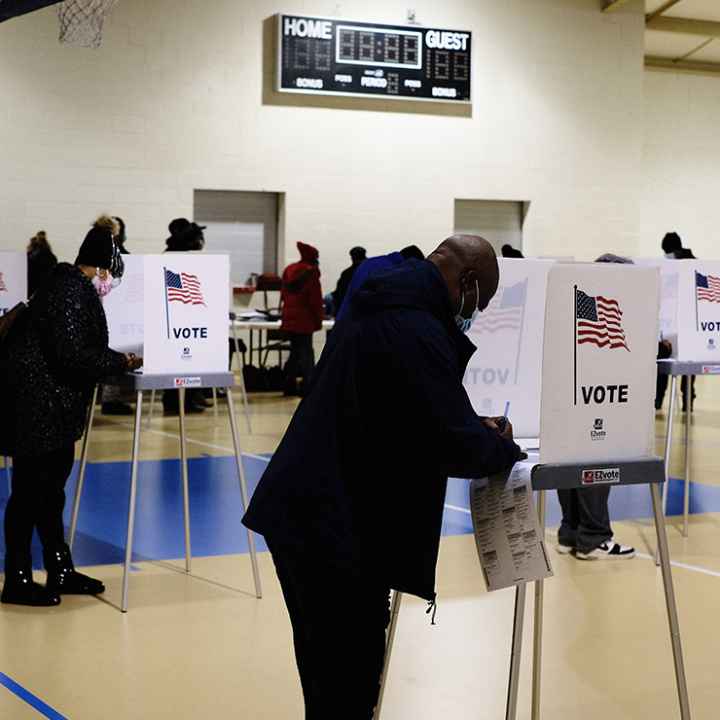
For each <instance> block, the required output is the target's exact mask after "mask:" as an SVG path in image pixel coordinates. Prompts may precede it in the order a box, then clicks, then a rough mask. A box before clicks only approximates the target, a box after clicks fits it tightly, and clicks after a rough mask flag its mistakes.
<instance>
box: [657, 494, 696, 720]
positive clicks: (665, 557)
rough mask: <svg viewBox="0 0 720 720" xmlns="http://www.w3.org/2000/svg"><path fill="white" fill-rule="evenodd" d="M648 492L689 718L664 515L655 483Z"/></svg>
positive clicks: (683, 709) (684, 715)
mask: <svg viewBox="0 0 720 720" xmlns="http://www.w3.org/2000/svg"><path fill="white" fill-rule="evenodd" d="M650 493H651V494H652V504H653V513H654V514H655V530H656V531H657V542H658V551H659V553H658V554H659V556H660V567H661V568H662V576H663V586H664V588H665V604H666V605H667V614H668V624H669V626H670V643H671V644H672V651H673V660H674V662H675V680H676V682H677V693H678V701H679V703H680V717H681V719H682V720H690V700H689V698H688V689H687V679H686V677H685V663H684V661H683V654H682V644H681V641H680V623H679V622H678V614H677V604H676V603H675V590H674V588H673V581H672V570H671V568H670V553H669V551H668V543H667V534H666V532H665V516H664V515H663V513H662V509H661V501H660V491H659V490H658V486H657V485H656V484H654V483H653V484H652V485H651V486H650Z"/></svg>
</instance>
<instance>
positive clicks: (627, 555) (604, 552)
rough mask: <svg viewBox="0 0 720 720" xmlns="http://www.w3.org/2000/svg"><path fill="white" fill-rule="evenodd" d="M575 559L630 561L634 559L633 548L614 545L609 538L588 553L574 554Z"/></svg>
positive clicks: (618, 544)
mask: <svg viewBox="0 0 720 720" xmlns="http://www.w3.org/2000/svg"><path fill="white" fill-rule="evenodd" d="M575 557H576V558H577V559H578V560H630V559H631V558H634V557H635V548H634V547H629V546H628V545H621V544H620V543H616V542H614V541H613V539H612V538H611V539H610V540H608V541H606V542H604V543H603V544H602V545H599V546H598V547H596V548H595V549H594V550H591V551H590V552H588V553H584V552H580V551H578V552H576V553H575Z"/></svg>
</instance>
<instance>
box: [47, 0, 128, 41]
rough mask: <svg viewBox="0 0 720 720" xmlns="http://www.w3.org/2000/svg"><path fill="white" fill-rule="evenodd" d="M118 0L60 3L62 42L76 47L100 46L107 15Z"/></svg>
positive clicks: (68, 0) (78, 0)
mask: <svg viewBox="0 0 720 720" xmlns="http://www.w3.org/2000/svg"><path fill="white" fill-rule="evenodd" d="M117 2H118V0H65V2H61V3H60V4H59V5H58V11H57V12H58V20H59V21H60V42H61V43H62V44H63V45H72V46H74V47H87V48H98V47H100V45H101V44H102V32H103V23H104V22H105V17H106V16H107V15H108V13H109V12H110V11H111V10H112V9H113V7H114V6H115V5H116V4H117Z"/></svg>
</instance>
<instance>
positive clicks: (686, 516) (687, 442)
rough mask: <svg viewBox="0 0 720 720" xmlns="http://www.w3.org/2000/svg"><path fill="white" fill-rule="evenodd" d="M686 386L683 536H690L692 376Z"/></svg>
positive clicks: (687, 378) (687, 379) (687, 380)
mask: <svg viewBox="0 0 720 720" xmlns="http://www.w3.org/2000/svg"><path fill="white" fill-rule="evenodd" d="M685 382H686V383H687V385H686V387H687V388H688V391H687V394H688V398H687V412H686V413H685V482H684V488H683V490H684V493H683V537H687V536H688V523H689V517H690V435H691V434H692V433H691V427H692V412H690V408H691V407H692V400H691V392H690V386H691V382H690V377H689V376H685Z"/></svg>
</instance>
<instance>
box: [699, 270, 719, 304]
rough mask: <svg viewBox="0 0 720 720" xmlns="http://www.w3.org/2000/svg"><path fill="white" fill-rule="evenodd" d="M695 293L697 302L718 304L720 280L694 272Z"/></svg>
mask: <svg viewBox="0 0 720 720" xmlns="http://www.w3.org/2000/svg"><path fill="white" fill-rule="evenodd" d="M695 292H696V293H697V299H698V300H705V301H706V302H714V303H720V278H717V277H715V276H714V275H703V274H702V273H699V272H697V271H696V272H695Z"/></svg>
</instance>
